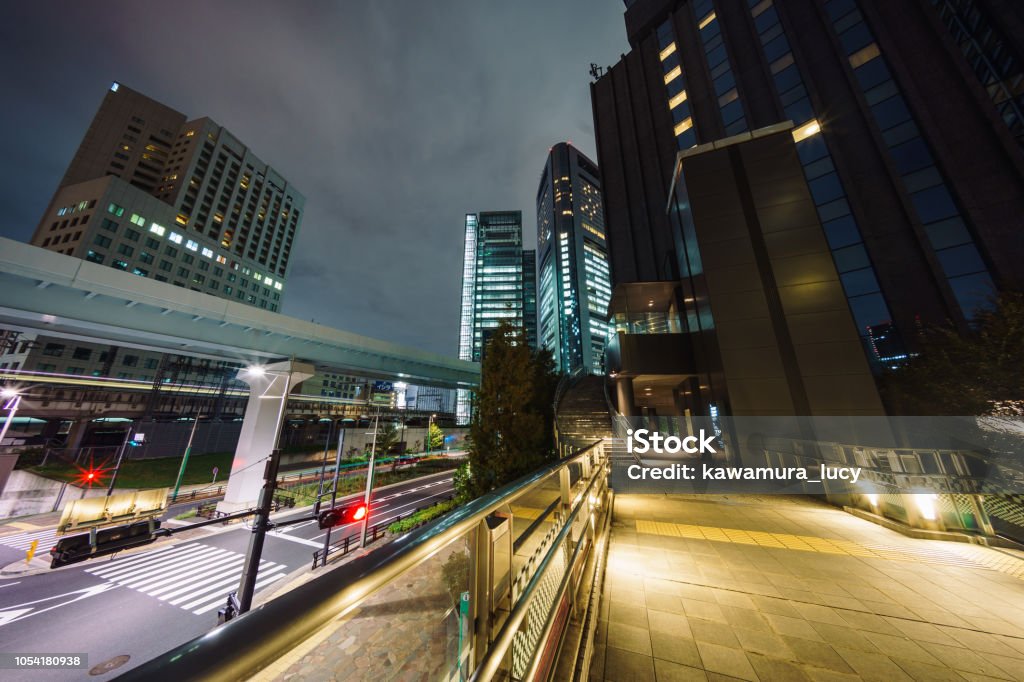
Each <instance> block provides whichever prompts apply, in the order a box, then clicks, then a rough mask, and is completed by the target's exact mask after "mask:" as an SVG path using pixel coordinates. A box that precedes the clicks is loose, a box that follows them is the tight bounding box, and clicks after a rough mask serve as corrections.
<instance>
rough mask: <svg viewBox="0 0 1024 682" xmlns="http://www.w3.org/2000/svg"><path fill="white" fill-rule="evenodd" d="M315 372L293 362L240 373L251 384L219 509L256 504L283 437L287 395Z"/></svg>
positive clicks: (234, 509) (242, 379)
mask: <svg viewBox="0 0 1024 682" xmlns="http://www.w3.org/2000/svg"><path fill="white" fill-rule="evenodd" d="M314 373H315V370H314V368H313V366H312V365H309V364H306V363H301V362H292V361H287V362H278V363H274V364H273V365H267V366H266V367H262V368H258V369H251V368H250V369H246V370H242V371H241V372H239V373H238V379H239V380H240V381H244V382H245V383H247V384H249V403H248V405H246V408H245V419H244V421H243V422H242V433H241V434H240V435H239V437H238V447H237V448H236V450H235V459H234V461H233V462H232V463H231V478H230V479H228V488H227V491H226V493H225V495H224V500H223V501H222V502H219V503H218V504H217V511H219V512H224V513H226V514H231V513H233V512H237V511H242V510H244V509H249V508H252V507H255V506H256V501H257V499H258V498H259V495H260V490H261V489H262V488H263V474H264V469H265V468H266V464H265V462H266V460H267V458H268V457H269V456H270V454H271V452H273V450H274V448H275V447H277V441H278V438H279V437H280V433H281V423H282V421H283V420H284V412H285V407H286V403H287V400H288V395H289V394H290V393H291V390H292V389H293V388H294V387H295V386H296V385H297V384H299V383H301V382H303V381H305V380H306V379H309V378H310V377H312V376H313V374H314Z"/></svg>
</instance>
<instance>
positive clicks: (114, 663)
mask: <svg viewBox="0 0 1024 682" xmlns="http://www.w3.org/2000/svg"><path fill="white" fill-rule="evenodd" d="M129 658H131V656H128V655H126V654H122V655H120V656H114V657H113V658H112V659H110V660H109V661H103V662H102V663H100V664H99V665H94V666H93V667H92V669H91V670H90V671H89V674H90V675H103V674H105V673H109V672H110V671H111V670H115V669H117V668H120V667H121V666H122V665H124V664H125V663H127V662H128V659H129Z"/></svg>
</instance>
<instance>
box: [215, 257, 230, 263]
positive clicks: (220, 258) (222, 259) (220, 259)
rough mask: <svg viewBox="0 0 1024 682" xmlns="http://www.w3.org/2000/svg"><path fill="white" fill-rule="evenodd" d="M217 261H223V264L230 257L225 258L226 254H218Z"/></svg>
mask: <svg viewBox="0 0 1024 682" xmlns="http://www.w3.org/2000/svg"><path fill="white" fill-rule="evenodd" d="M217 262H218V263H222V264H223V263H227V262H228V259H227V258H225V257H224V256H217Z"/></svg>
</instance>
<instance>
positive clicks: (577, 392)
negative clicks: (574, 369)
mask: <svg viewBox="0 0 1024 682" xmlns="http://www.w3.org/2000/svg"><path fill="white" fill-rule="evenodd" d="M555 420H556V422H557V424H558V441H559V444H560V445H567V446H569V447H571V448H573V449H576V450H579V449H582V448H585V447H587V446H588V445H590V444H591V443H593V442H594V441H597V440H601V439H602V438H611V437H612V435H613V433H612V420H611V417H610V416H609V414H608V403H607V402H606V401H605V394H604V377H603V376H594V375H592V374H586V375H582V376H580V377H578V378H575V379H573V380H571V382H570V383H569V386H568V387H567V388H566V389H565V392H564V393H563V394H562V397H561V399H560V400H559V401H558V406H557V412H556V414H555Z"/></svg>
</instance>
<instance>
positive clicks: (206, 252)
mask: <svg viewBox="0 0 1024 682" xmlns="http://www.w3.org/2000/svg"><path fill="white" fill-rule="evenodd" d="M203 255H204V256H206V257H207V258H213V251H212V250H211V249H207V248H205V247H204V248H203Z"/></svg>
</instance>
